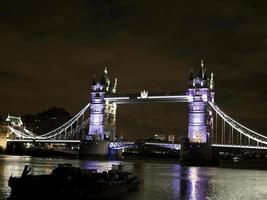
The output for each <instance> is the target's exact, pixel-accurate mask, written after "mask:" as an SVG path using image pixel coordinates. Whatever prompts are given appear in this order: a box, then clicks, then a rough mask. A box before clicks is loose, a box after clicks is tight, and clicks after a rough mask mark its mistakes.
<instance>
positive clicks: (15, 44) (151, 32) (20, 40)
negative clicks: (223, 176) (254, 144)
mask: <svg viewBox="0 0 267 200" xmlns="http://www.w3.org/2000/svg"><path fill="white" fill-rule="evenodd" d="M266 8H267V2H266V1H253V2H252V1H244V0H240V1H238V0H237V1H227V0H226V1H223V2H215V1H210V2H208V1H184V2H183V1H176V0H169V1H155V0H153V1H152V0H151V1H146V0H143V1H133V0H67V1H66V0H50V1H49V0H38V1H36V0H23V1H22V0H2V1H1V2H0V59H1V60H0V84H1V87H0V94H1V98H0V103H1V107H0V115H2V116H5V115H7V114H8V113H10V114H13V115H21V114H25V113H33V114H34V113H37V112H40V111H43V110H46V109H48V108H49V107H51V106H57V107H63V108H65V109H66V110H67V111H69V112H71V113H72V114H75V113H76V112H78V111H79V110H80V109H81V108H82V107H83V106H84V105H86V104H87V103H88V101H89V90H90V88H89V86H90V83H91V77H92V75H93V74H94V73H95V74H96V76H97V77H100V75H101V74H102V72H103V68H104V67H105V66H108V71H109V74H110V77H111V78H112V79H114V78H115V77H118V85H119V86H118V87H119V92H121V93H126V92H127V93H128V92H139V91H140V90H143V89H146V90H148V91H151V92H152V91H154V92H157V91H166V92H168V91H172V92H176V91H178V92H183V91H185V90H186V88H187V79H188V76H189V72H190V70H191V68H194V69H198V68H199V63H200V60H201V59H204V61H205V63H206V65H207V67H208V71H209V72H211V71H213V72H214V74H215V84H216V103H217V104H218V105H219V106H220V107H221V108H222V109H223V110H224V111H225V112H226V113H228V114H230V115H231V116H233V117H234V118H235V119H237V120H238V121H240V122H242V123H244V124H245V125H247V126H248V127H250V128H252V129H255V130H258V131H259V132H261V133H263V134H266V135H267V133H266V129H267V125H266V121H267V101H266V98H267V93H266V82H265V81H266V75H267V67H266V65H267V56H266V55H267V12H266ZM186 110H187V105H186V104H174V103H172V104H153V105H151V104H144V105H123V106H121V107H119V109H118V120H117V121H118V132H119V133H120V132H123V133H124V136H125V137H126V138H129V139H131V138H139V137H141V136H142V135H145V136H146V137H150V136H152V135H153V134H154V133H156V130H158V131H159V132H160V131H162V132H165V133H170V132H173V133H177V134H178V133H179V134H180V133H183V134H185V133H186V129H187V127H186V120H187V112H186Z"/></svg>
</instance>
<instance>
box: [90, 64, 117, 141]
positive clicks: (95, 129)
mask: <svg viewBox="0 0 267 200" xmlns="http://www.w3.org/2000/svg"><path fill="white" fill-rule="evenodd" d="M107 73H108V72H107V68H105V69H104V74H103V76H102V77H101V80H100V81H99V82H97V81H96V80H95V77H93V81H92V85H91V94H90V103H91V104H90V123H89V132H88V135H87V137H86V139H87V140H110V139H111V137H113V136H114V135H115V117H116V116H115V115H116V105H115V104H109V103H108V102H106V101H105V97H106V95H110V94H112V93H116V87H117V80H116V79H115V84H114V86H112V85H111V83H110V80H109V77H108V74H107Z"/></svg>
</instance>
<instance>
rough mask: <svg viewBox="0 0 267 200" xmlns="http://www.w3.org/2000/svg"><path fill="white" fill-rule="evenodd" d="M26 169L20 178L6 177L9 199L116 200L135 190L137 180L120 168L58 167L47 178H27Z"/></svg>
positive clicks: (27, 172)
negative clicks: (100, 169) (7, 178)
mask: <svg viewBox="0 0 267 200" xmlns="http://www.w3.org/2000/svg"><path fill="white" fill-rule="evenodd" d="M30 170H31V168H30V167H29V166H28V165H26V166H25V168H24V170H23V172H22V175H21V176H20V177H12V176H11V177H10V178H9V182H8V184H9V186H10V187H11V194H10V197H9V199H42V200H44V199H113V198H114V199H115V198H116V199H117V198H121V197H123V196H125V195H127V193H128V192H129V191H132V190H135V189H138V186H139V184H140V179H139V178H138V177H137V176H136V175H134V174H133V173H130V172H126V171H124V170H123V169H122V165H121V164H120V165H113V166H112V169H111V170H108V171H103V172H97V170H94V169H80V168H77V167H73V166H72V165H70V164H59V165H58V167H56V168H55V169H54V170H53V171H52V173H51V174H44V175H30V174H29V172H30Z"/></svg>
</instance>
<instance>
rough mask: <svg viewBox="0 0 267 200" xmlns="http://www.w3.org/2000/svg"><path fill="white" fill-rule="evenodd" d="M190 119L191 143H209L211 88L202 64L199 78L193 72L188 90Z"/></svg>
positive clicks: (189, 134)
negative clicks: (208, 117) (208, 115)
mask: <svg viewBox="0 0 267 200" xmlns="http://www.w3.org/2000/svg"><path fill="white" fill-rule="evenodd" d="M188 96H189V99H188V103H189V118H188V138H189V141H190V142H191V143H207V142H208V137H209V136H208V132H207V106H208V99H209V87H208V78H207V74H206V69H205V68H204V65H203V62H201V69H200V72H199V74H198V76H197V77H194V74H193V71H192V72H191V74H190V77H189V89H188Z"/></svg>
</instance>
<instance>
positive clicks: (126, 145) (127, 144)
mask: <svg viewBox="0 0 267 200" xmlns="http://www.w3.org/2000/svg"><path fill="white" fill-rule="evenodd" d="M7 142H20V143H57V144H58V143H65V144H66V143H68V144H80V143H81V141H80V140H32V139H26V140H22V139H14V140H13V139H7ZM140 144H145V145H151V146H160V147H164V148H168V149H175V150H180V149H181V145H180V144H178V143H160V142H144V143H140V142H110V144H109V147H110V148H112V149H124V148H131V147H134V146H135V145H140ZM212 147H218V148H228V149H255V150H257V149H258V150H267V146H249V145H232V144H212Z"/></svg>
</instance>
